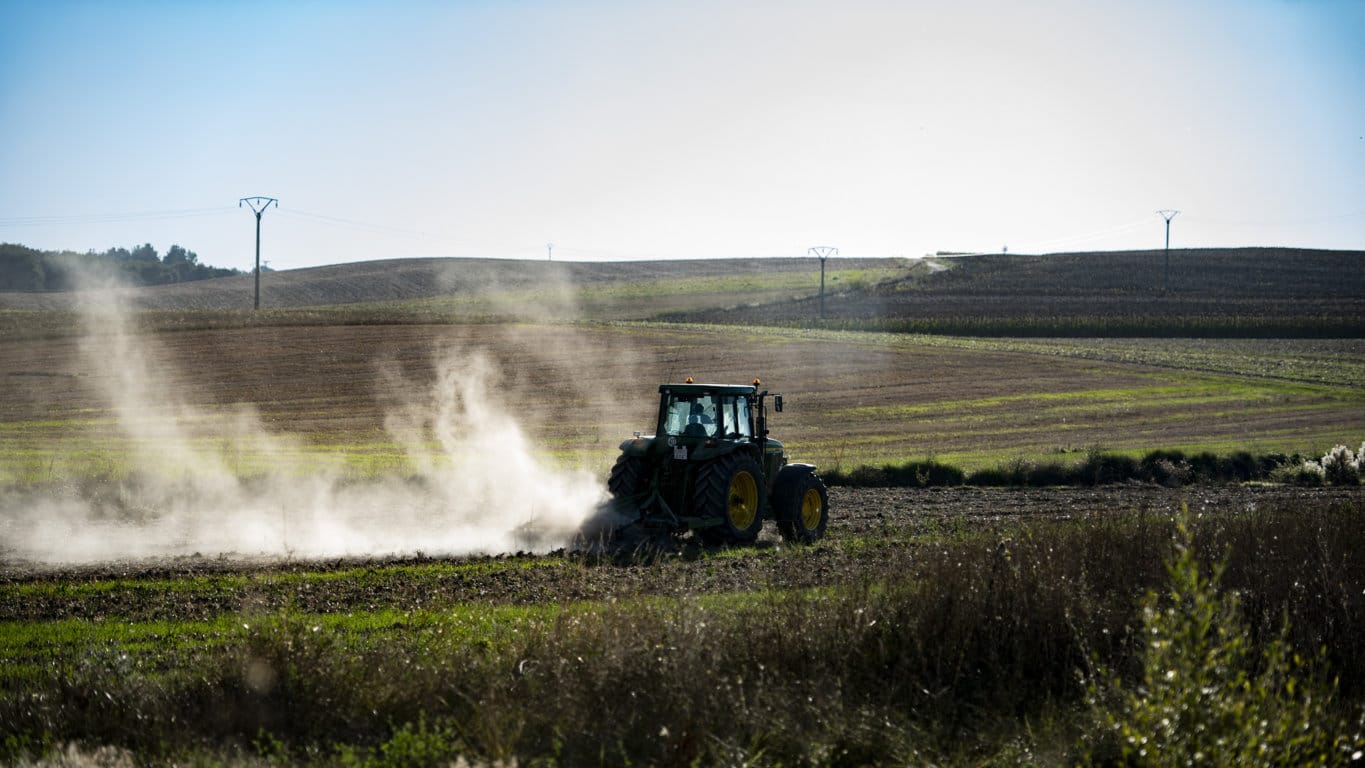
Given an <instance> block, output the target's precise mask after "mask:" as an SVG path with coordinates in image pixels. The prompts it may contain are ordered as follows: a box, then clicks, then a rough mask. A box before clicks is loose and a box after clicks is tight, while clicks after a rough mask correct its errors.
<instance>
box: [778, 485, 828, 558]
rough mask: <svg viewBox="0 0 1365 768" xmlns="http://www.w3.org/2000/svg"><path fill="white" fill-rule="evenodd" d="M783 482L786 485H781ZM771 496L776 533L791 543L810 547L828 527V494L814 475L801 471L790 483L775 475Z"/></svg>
mask: <svg viewBox="0 0 1365 768" xmlns="http://www.w3.org/2000/svg"><path fill="white" fill-rule="evenodd" d="M784 480H786V481H787V482H783V481H784ZM778 485H779V488H778V490H777V491H776V492H775V493H774V494H773V504H774V505H775V506H776V507H777V510H776V511H777V530H778V531H779V532H781V534H782V538H783V539H785V540H786V541H789V542H792V543H794V544H813V543H815V542H817V541H819V540H820V537H822V536H824V535H825V526H827V525H829V491H828V490H827V489H826V488H825V481H824V480H821V479H820V476H819V475H817V474H815V473H814V472H802V473H800V474H798V475H795V476H794V477H792V478H791V479H790V480H787V478H784V477H781V476H780V475H779V476H778Z"/></svg>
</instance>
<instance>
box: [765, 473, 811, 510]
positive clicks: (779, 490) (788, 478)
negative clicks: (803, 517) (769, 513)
mask: <svg viewBox="0 0 1365 768" xmlns="http://www.w3.org/2000/svg"><path fill="white" fill-rule="evenodd" d="M814 473H815V465H814V464H788V465H786V466H785V467H783V468H782V469H780V470H778V472H777V479H776V480H774V481H773V492H772V505H771V506H770V507H769V508H770V509H772V510H775V511H776V513H777V515H779V517H778V518H777V519H778V520H782V519H784V517H787V516H789V512H788V510H791V509H794V508H795V505H794V504H790V503H788V501H789V497H790V496H791V495H792V493H794V492H795V490H796V487H797V483H798V481H799V480H800V479H801V478H802V477H804V476H806V475H810V474H814Z"/></svg>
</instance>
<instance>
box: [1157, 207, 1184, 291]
mask: <svg viewBox="0 0 1365 768" xmlns="http://www.w3.org/2000/svg"><path fill="white" fill-rule="evenodd" d="M1179 213H1180V211H1157V212H1156V215H1158V216H1160V217H1161V218H1163V219H1165V220H1166V269H1165V270H1164V271H1163V272H1162V275H1161V291H1162V293H1169V292H1170V290H1171V219H1174V218H1175V217H1176V216H1177V215H1179Z"/></svg>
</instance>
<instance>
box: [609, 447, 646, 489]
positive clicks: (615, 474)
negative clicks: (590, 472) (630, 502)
mask: <svg viewBox="0 0 1365 768" xmlns="http://www.w3.org/2000/svg"><path fill="white" fill-rule="evenodd" d="M607 490H608V491H611V495H612V496H613V497H615V498H618V499H620V498H626V497H630V496H638V495H640V494H642V493H644V492H645V491H647V490H649V477H648V476H646V473H645V462H644V460H643V459H641V458H639V457H637V456H618V457H616V463H615V464H614V465H612V468H611V475H610V476H609V477H608V478H607Z"/></svg>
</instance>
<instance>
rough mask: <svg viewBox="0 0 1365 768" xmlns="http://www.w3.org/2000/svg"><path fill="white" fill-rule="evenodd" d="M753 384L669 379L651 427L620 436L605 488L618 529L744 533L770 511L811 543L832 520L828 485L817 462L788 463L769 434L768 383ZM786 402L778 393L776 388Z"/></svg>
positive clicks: (714, 537)
mask: <svg viewBox="0 0 1365 768" xmlns="http://www.w3.org/2000/svg"><path fill="white" fill-rule="evenodd" d="M760 386H761V382H760V381H759V380H758V379H754V382H753V384H750V385H740V384H694V383H692V379H690V378H689V379H687V381H686V383H683V384H663V385H661V386H660V387H659V418H658V421H657V423H656V426H655V431H654V434H653V435H652V436H642V435H641V433H639V432H636V433H635V437H633V438H631V439H629V440H626V441H625V442H623V443H621V455H620V457H618V458H617V460H616V464H615V465H614V466H613V467H612V470H611V477H610V478H609V479H608V481H607V489H608V490H609V491H610V492H611V495H612V502H611V507H612V509H613V511H614V514H615V516H616V518H617V521H616V525H615V530H618V531H619V530H623V529H639V530H641V531H642V532H643V533H644V534H645V535H646V536H656V537H657V536H663V535H670V536H671V535H672V534H679V533H685V532H687V531H695V532H696V533H697V535H699V536H700V537H701V538H702V539H704V540H706V541H708V542H711V543H747V542H751V541H753V540H754V539H755V538H757V537H758V532H759V530H760V529H761V528H762V527H763V521H764V520H774V521H776V523H777V529H778V531H780V532H781V534H782V536H783V538H785V539H786V540H787V541H790V542H799V543H811V542H814V541H816V540H818V539H819V538H820V537H821V536H823V535H824V533H825V526H826V525H827V524H828V523H829V493H828V491H827V490H826V489H825V483H824V481H822V480H821V479H820V476H819V475H817V474H815V467H814V466H813V465H810V464H790V463H788V462H787V455H786V452H785V451H784V450H783V448H782V443H780V442H778V441H777V440H773V439H771V438H769V437H768V414H767V398H768V392H767V390H760V389H759V387H760ZM772 405H773V410H774V411H775V412H778V413H780V412H781V411H782V396H781V395H773V397H772Z"/></svg>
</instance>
